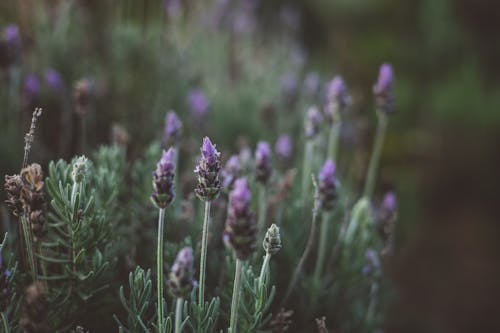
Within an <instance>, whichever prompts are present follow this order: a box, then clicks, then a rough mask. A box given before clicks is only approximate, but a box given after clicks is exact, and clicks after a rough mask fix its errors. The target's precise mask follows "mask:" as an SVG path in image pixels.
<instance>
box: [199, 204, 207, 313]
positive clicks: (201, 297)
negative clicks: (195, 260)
mask: <svg viewBox="0 0 500 333" xmlns="http://www.w3.org/2000/svg"><path fill="white" fill-rule="evenodd" d="M209 223H210V201H205V218H204V220H203V233H202V236H201V258H200V288H199V290H198V292H199V294H198V306H199V307H200V309H201V308H203V306H204V305H205V266H206V263H207V245H208V226H209Z"/></svg>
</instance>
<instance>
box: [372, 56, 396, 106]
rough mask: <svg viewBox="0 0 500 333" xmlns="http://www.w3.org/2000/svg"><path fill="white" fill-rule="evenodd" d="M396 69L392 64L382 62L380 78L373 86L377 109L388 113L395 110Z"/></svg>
mask: <svg viewBox="0 0 500 333" xmlns="http://www.w3.org/2000/svg"><path fill="white" fill-rule="evenodd" d="M393 84H394V71H393V69H392V66H391V65H390V64H382V66H380V71H379V74H378V80H377V82H376V83H375V85H374V86H373V94H374V95H375V104H376V106H377V109H378V110H380V111H383V112H386V113H392V112H393V111H394V90H393Z"/></svg>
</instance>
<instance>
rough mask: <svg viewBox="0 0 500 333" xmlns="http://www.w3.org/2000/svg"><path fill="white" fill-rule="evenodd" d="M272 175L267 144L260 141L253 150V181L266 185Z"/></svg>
mask: <svg viewBox="0 0 500 333" xmlns="http://www.w3.org/2000/svg"><path fill="white" fill-rule="evenodd" d="M271 173H272V165H271V148H270V147H269V143H267V142H265V141H261V142H259V143H257V148H256V149H255V180H257V181H258V182H259V183H262V184H266V183H267V182H268V181H269V178H270V177H271Z"/></svg>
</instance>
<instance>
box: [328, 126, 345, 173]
mask: <svg viewBox="0 0 500 333" xmlns="http://www.w3.org/2000/svg"><path fill="white" fill-rule="evenodd" d="M341 124H342V123H341V122H340V121H337V122H334V123H333V124H332V126H331V127H330V134H329V136H328V154H327V158H328V159H330V160H332V161H334V162H335V163H337V155H338V145H339V136H340V128H341Z"/></svg>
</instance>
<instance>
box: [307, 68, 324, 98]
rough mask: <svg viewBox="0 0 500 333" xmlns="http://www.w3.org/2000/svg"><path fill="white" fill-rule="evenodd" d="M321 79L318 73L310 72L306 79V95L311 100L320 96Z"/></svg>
mask: <svg viewBox="0 0 500 333" xmlns="http://www.w3.org/2000/svg"><path fill="white" fill-rule="evenodd" d="M320 84H321V82H320V77H319V74H318V73H316V72H310V73H308V74H307V75H306V78H305V79H304V94H305V95H306V96H307V97H309V98H314V97H316V96H317V95H318V92H319V87H320Z"/></svg>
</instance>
